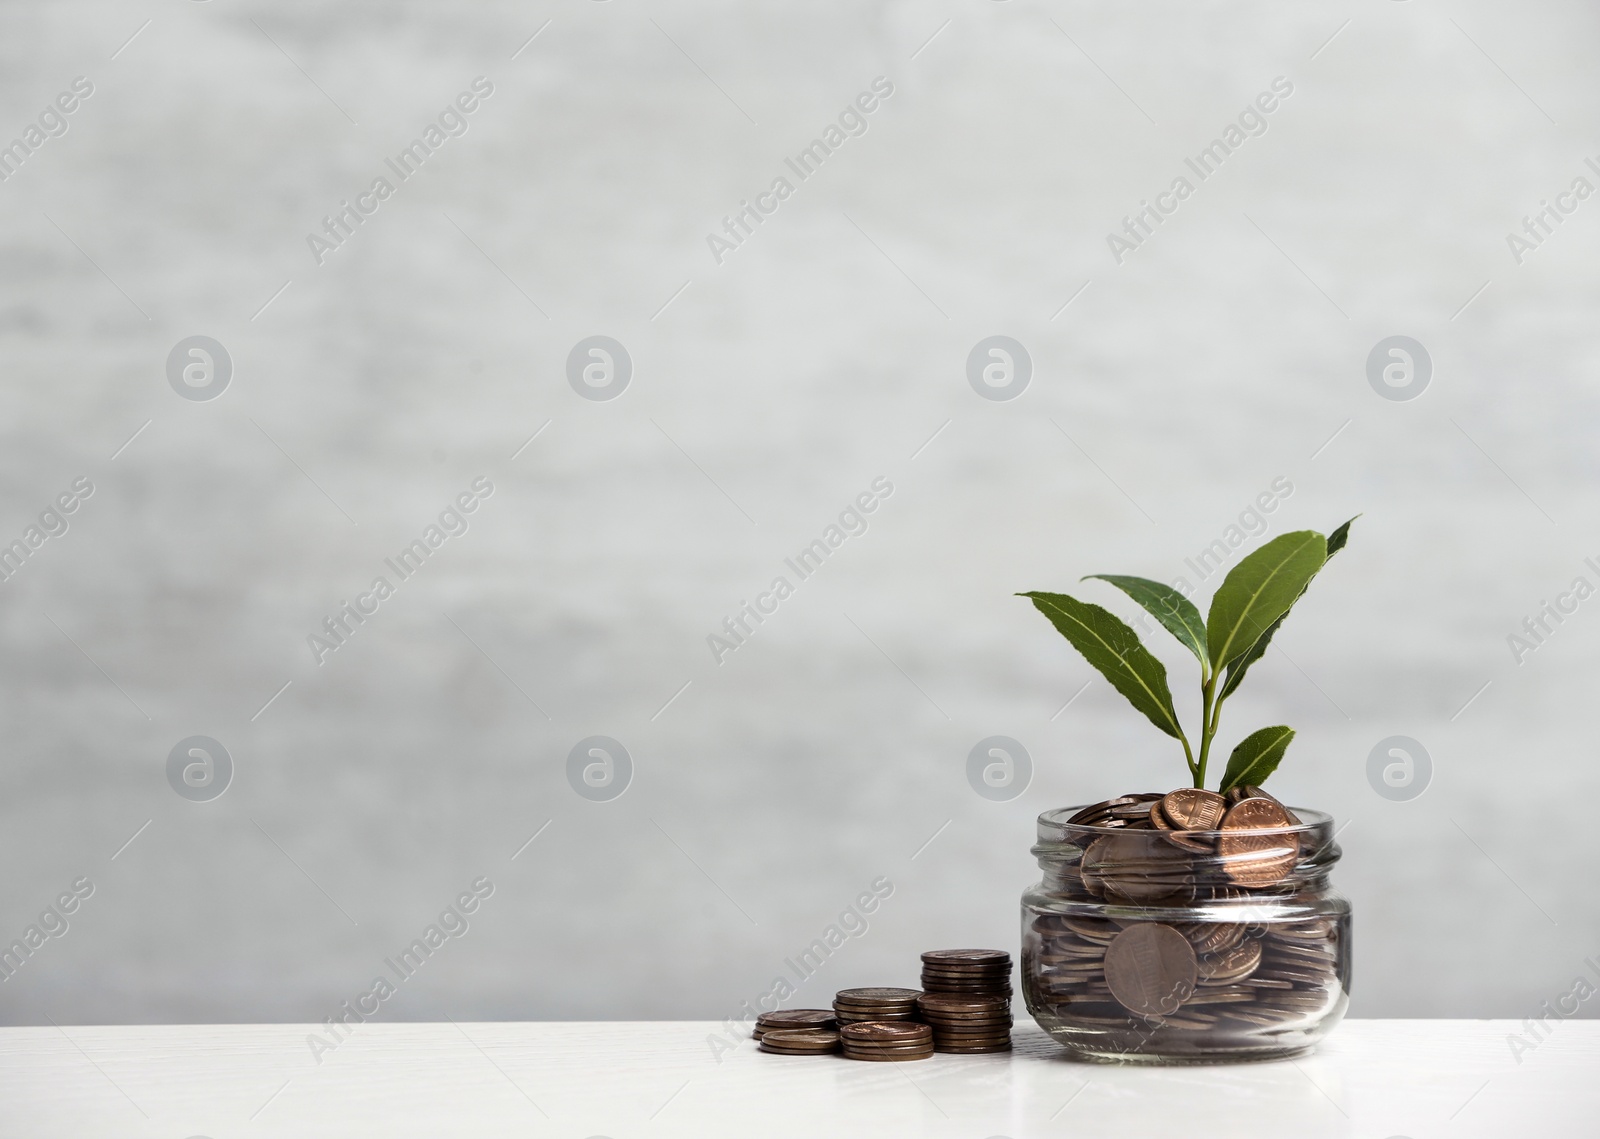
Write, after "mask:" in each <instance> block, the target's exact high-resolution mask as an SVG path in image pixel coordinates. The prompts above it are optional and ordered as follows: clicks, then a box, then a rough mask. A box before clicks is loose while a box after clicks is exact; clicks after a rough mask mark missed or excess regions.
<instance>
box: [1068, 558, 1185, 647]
mask: <svg viewBox="0 0 1600 1139" xmlns="http://www.w3.org/2000/svg"><path fill="white" fill-rule="evenodd" d="M1091 578H1098V579H1099V580H1101V581H1109V582H1110V583H1111V584H1112V585H1114V586H1116V587H1117V588H1118V589H1120V590H1122V592H1124V593H1126V594H1127V595H1128V596H1129V597H1131V598H1133V599H1134V600H1135V601H1137V602H1138V603H1139V604H1140V605H1141V606H1142V607H1143V608H1144V611H1145V612H1146V613H1148V614H1150V616H1152V617H1154V618H1155V619H1156V620H1157V621H1160V622H1161V623H1162V625H1164V626H1166V629H1167V632H1169V633H1171V634H1172V635H1173V636H1174V637H1177V638H1178V640H1180V641H1181V642H1183V644H1184V645H1185V646H1186V647H1187V648H1188V649H1189V651H1190V652H1192V653H1193V654H1194V655H1195V656H1196V657H1197V658H1199V660H1200V663H1201V664H1204V663H1205V660H1206V623H1205V619H1204V618H1202V617H1201V616H1200V610H1198V609H1196V608H1195V605H1194V602H1193V601H1190V600H1189V599H1188V598H1187V597H1185V596H1184V595H1183V594H1181V593H1179V592H1178V591H1177V590H1176V589H1173V588H1172V587H1171V586H1170V585H1162V584H1161V583H1160V582H1159V581H1151V580H1150V579H1149V578H1147V577H1129V576H1127V575H1126V574H1120V573H1092V574H1090V575H1089V577H1086V578H1084V579H1083V580H1084V581H1088V580H1090V579H1091Z"/></svg>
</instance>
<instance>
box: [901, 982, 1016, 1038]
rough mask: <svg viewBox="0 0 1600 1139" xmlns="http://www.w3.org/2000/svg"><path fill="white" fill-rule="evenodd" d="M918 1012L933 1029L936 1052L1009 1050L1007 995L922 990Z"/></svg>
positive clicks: (1009, 1019)
mask: <svg viewBox="0 0 1600 1139" xmlns="http://www.w3.org/2000/svg"><path fill="white" fill-rule="evenodd" d="M917 1012H918V1013H919V1014H920V1015H921V1017H922V1020H923V1023H925V1024H926V1025H928V1027H929V1028H931V1029H933V1050H934V1051H935V1052H1008V1051H1010V1050H1011V998H1010V997H957V996H951V995H949V994H948V993H923V994H922V996H920V997H918V998H917Z"/></svg>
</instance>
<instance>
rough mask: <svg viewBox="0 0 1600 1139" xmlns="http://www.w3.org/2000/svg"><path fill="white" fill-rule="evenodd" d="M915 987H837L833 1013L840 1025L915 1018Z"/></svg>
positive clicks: (916, 993)
mask: <svg viewBox="0 0 1600 1139" xmlns="http://www.w3.org/2000/svg"><path fill="white" fill-rule="evenodd" d="M921 995H922V994H921V993H920V992H918V991H917V990H916V989H840V990H839V992H837V993H836V994H834V998H833V1015H834V1016H835V1017H836V1018H837V1019H838V1021H839V1024H840V1025H841V1026H844V1025H847V1024H858V1023H861V1022H863V1021H900V1020H916V1019H917V998H918V997H920V996H921Z"/></svg>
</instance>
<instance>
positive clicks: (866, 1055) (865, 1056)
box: [844, 1048, 933, 1063]
mask: <svg viewBox="0 0 1600 1139" xmlns="http://www.w3.org/2000/svg"><path fill="white" fill-rule="evenodd" d="M844 1058H845V1059H846V1060H874V1061H877V1062H879V1063H883V1062H886V1061H887V1062H892V1061H895V1060H931V1059H933V1049H932V1048H928V1049H927V1050H925V1051H922V1052H905V1053H894V1052H889V1053H881V1054H874V1053H871V1052H848V1051H847V1052H846V1053H845V1054H844Z"/></svg>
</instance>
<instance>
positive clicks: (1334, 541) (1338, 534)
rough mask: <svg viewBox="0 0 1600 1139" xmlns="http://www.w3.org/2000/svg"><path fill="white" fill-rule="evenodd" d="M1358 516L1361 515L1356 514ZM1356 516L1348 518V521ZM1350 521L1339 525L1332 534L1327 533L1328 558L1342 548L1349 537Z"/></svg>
mask: <svg viewBox="0 0 1600 1139" xmlns="http://www.w3.org/2000/svg"><path fill="white" fill-rule="evenodd" d="M1360 517H1361V515H1359V514H1357V515H1356V518H1360ZM1356 518H1352V519H1350V522H1354V521H1355V520H1356ZM1350 522H1346V523H1345V524H1344V525H1343V526H1340V527H1339V528H1338V529H1337V530H1335V531H1334V532H1333V533H1332V534H1329V535H1328V556H1329V557H1330V558H1331V557H1333V555H1334V554H1337V553H1338V552H1339V551H1340V550H1342V549H1344V544H1345V542H1347V541H1349V539H1350Z"/></svg>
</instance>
